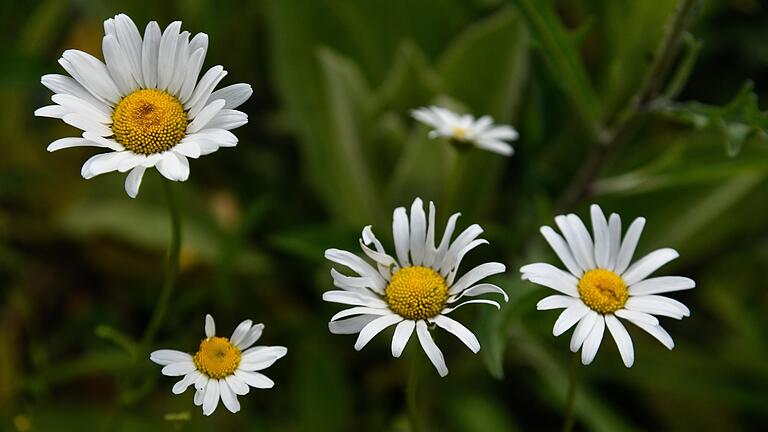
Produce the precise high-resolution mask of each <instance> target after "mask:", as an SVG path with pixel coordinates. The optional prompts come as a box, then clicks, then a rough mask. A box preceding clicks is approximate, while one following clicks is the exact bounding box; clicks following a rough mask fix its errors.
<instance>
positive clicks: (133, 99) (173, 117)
mask: <svg viewBox="0 0 768 432" xmlns="http://www.w3.org/2000/svg"><path fill="white" fill-rule="evenodd" d="M112 131H113V132H114V133H115V140H116V141H117V142H119V143H120V144H122V145H123V147H125V148H126V149H128V150H130V151H132V152H133V153H137V154H143V155H150V154H154V153H162V152H164V151H167V150H170V149H171V148H172V147H173V146H175V145H176V144H178V143H179V142H181V140H182V138H184V136H185V135H186V134H187V113H186V112H185V111H184V107H183V106H182V105H181V102H179V100H178V99H176V98H175V97H173V96H171V95H170V94H168V93H166V92H164V91H162V90H157V89H140V90H136V91H135V92H133V93H131V94H129V95H128V96H126V97H124V98H123V99H122V100H121V101H120V102H118V104H117V106H116V107H115V112H114V114H112Z"/></svg>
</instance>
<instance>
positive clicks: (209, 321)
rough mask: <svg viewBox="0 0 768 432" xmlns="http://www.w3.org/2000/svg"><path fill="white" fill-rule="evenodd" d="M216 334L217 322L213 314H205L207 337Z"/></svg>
mask: <svg viewBox="0 0 768 432" xmlns="http://www.w3.org/2000/svg"><path fill="white" fill-rule="evenodd" d="M214 336H216V322H215V321H214V320H213V317H212V316H211V314H207V315H205V337H209V338H210V337H214Z"/></svg>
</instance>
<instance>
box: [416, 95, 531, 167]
mask: <svg viewBox="0 0 768 432" xmlns="http://www.w3.org/2000/svg"><path fill="white" fill-rule="evenodd" d="M411 115H412V116H413V118H415V119H416V120H418V121H420V122H422V123H424V124H426V125H428V126H432V127H433V128H434V129H433V130H431V131H430V132H429V137H430V138H437V137H444V138H449V139H451V140H453V141H454V142H456V143H457V144H464V145H473V146H475V147H477V148H481V149H483V150H488V151H490V152H494V153H498V154H500V155H504V156H511V155H512V153H514V149H513V148H512V146H511V145H509V144H508V143H507V142H506V141H515V140H516V139H517V138H518V134H517V131H516V130H515V129H514V128H513V127H511V126H507V125H494V124H493V119H492V118H491V117H490V116H487V115H486V116H482V117H480V118H479V119H477V120H475V118H474V117H473V116H472V115H471V114H464V115H461V114H457V113H455V112H453V111H451V110H449V109H446V108H441V107H438V106H430V107H424V108H419V109H415V110H413V111H411Z"/></svg>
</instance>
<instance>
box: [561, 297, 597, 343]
mask: <svg viewBox="0 0 768 432" xmlns="http://www.w3.org/2000/svg"><path fill="white" fill-rule="evenodd" d="M589 311H590V309H589V308H588V307H587V306H586V305H585V304H584V303H582V302H581V301H577V302H574V303H573V304H572V305H570V306H568V307H567V308H566V309H565V310H564V311H563V312H562V313H560V316H559V317H558V318H557V321H555V325H554V327H553V328H552V334H553V335H555V336H560V335H561V334H563V333H565V332H566V331H567V330H568V329H569V328H571V327H573V326H574V324H576V323H577V322H579V320H580V319H582V318H584V316H585V315H587V313H588V312H589Z"/></svg>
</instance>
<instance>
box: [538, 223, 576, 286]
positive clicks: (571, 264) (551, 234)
mask: <svg viewBox="0 0 768 432" xmlns="http://www.w3.org/2000/svg"><path fill="white" fill-rule="evenodd" d="M539 231H541V235H543V236H544V238H545V239H546V240H547V243H549V246H550V247H551V248H552V250H553V251H555V254H556V255H557V257H558V258H560V261H561V262H562V263H563V265H565V267H566V268H567V269H568V271H570V272H571V273H572V274H573V275H574V276H576V277H581V275H582V274H584V269H582V268H581V266H580V265H579V264H578V263H577V262H576V259H575V258H574V257H573V252H572V251H571V248H570V246H568V244H567V243H566V242H565V240H564V239H563V237H562V236H560V234H558V233H556V232H555V230H553V229H552V228H550V227H548V226H543V227H541V229H540V230H539Z"/></svg>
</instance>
